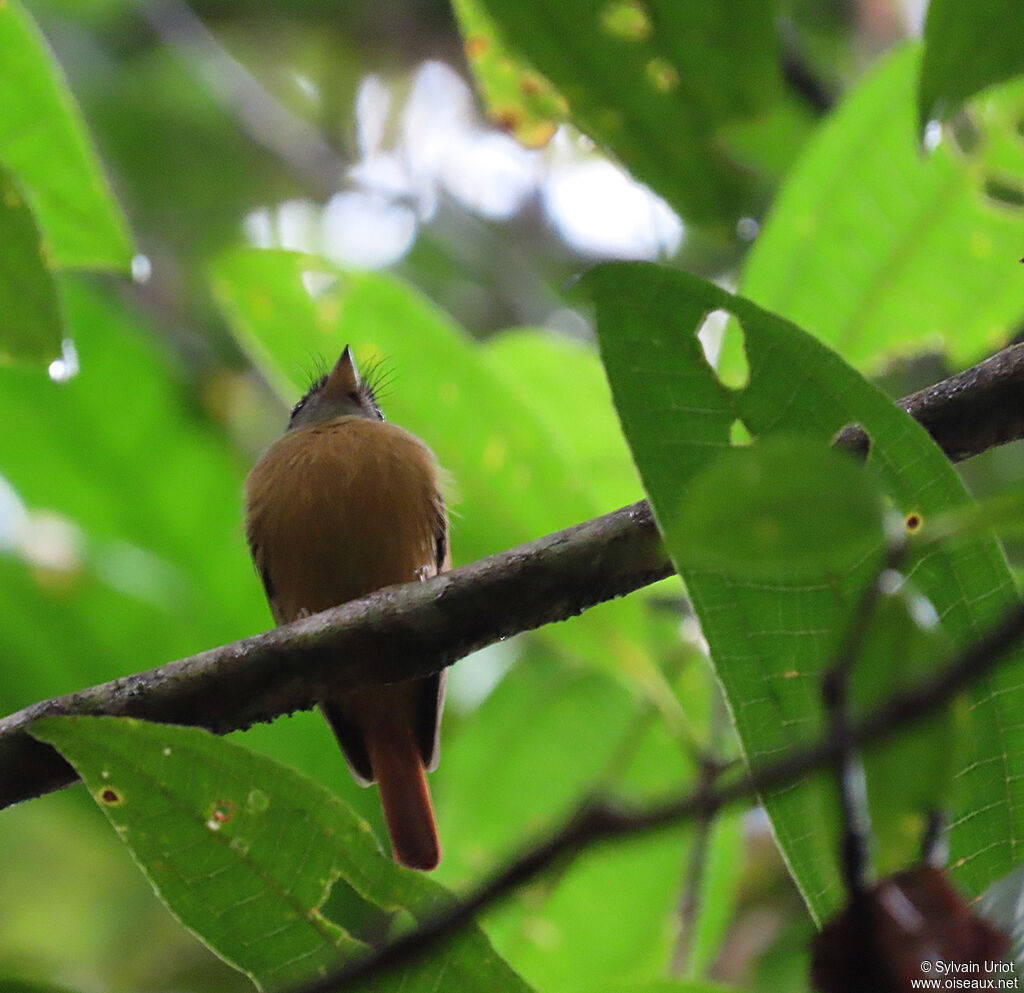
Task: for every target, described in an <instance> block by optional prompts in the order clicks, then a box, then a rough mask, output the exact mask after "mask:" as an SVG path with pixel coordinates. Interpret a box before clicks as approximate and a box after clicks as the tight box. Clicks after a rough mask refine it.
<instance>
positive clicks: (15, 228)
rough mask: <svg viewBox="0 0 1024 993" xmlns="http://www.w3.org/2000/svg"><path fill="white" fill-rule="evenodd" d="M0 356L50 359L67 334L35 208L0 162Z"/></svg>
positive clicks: (46, 360)
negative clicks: (0, 249) (0, 250)
mask: <svg viewBox="0 0 1024 993" xmlns="http://www.w3.org/2000/svg"><path fill="white" fill-rule="evenodd" d="M0 245H3V265H0V362H3V361H5V360H10V359H20V360H24V361H31V362H49V361H50V360H51V359H55V358H56V357H57V356H58V355H59V354H60V342H61V338H63V337H64V335H63V329H62V327H61V313H60V301H59V300H58V298H57V287H56V285H55V284H54V281H53V274H52V273H51V272H50V269H49V266H48V264H47V259H46V255H45V250H44V247H43V242H42V240H41V238H40V236H39V228H38V227H36V221H35V218H34V217H33V216H32V210H31V209H30V208H29V206H28V204H27V203H26V202H25V200H24V197H23V196H22V194H21V191H20V190H19V189H18V185H17V183H15V182H14V180H13V179H12V178H11V176H10V175H9V174H8V173H7V171H6V170H4V169H3V168H0Z"/></svg>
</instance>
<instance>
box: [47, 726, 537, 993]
mask: <svg viewBox="0 0 1024 993" xmlns="http://www.w3.org/2000/svg"><path fill="white" fill-rule="evenodd" d="M33 734H35V735H36V737H38V738H40V739H41V740H43V741H46V742H49V743H50V744H52V745H54V746H55V747H57V748H58V749H60V751H61V752H62V754H64V755H65V757H66V758H68V760H69V761H70V762H71V763H72V764H73V765H74V766H75V769H76V770H77V771H78V773H79V774H80V775H81V776H82V778H83V780H84V781H85V784H86V786H87V787H88V789H89V791H90V792H91V793H92V795H93V798H94V799H95V800H96V802H97V804H98V805H99V806H100V808H101V809H102V810H103V812H104V813H105V814H106V815H107V817H108V818H109V819H110V822H111V823H112V824H113V825H114V828H115V829H116V830H117V832H118V834H119V835H120V836H121V838H122V839H123V840H124V842H125V843H126V844H127V845H128V847H129V848H130V849H131V851H132V854H133V855H134V856H135V858H136V860H137V861H138V862H139V865H140V866H141V868H142V869H143V871H144V872H145V873H146V875H147V876H148V877H149V879H150V881H151V882H152V884H153V886H154V887H155V888H156V890H157V892H158V893H159V895H160V896H161V898H162V899H163V900H164V901H165V902H166V903H167V905H168V906H169V907H170V908H171V910H172V911H173V912H174V913H175V914H176V915H177V916H178V918H179V919H180V920H181V921H182V923H183V924H185V926H186V927H188V928H189V929H190V930H192V931H194V932H195V933H196V934H197V935H198V936H199V937H200V938H201V939H202V940H203V941H204V942H206V943H207V944H208V945H209V946H210V947H211V948H213V949H214V951H216V952H217V953H218V954H219V955H221V956H222V957H223V958H225V959H226V960H227V961H229V962H231V963H232V964H233V965H235V966H237V967H238V968H239V969H242V970H243V971H245V972H247V973H248V974H249V975H250V976H251V977H252V978H253V980H254V981H255V982H256V983H257V985H259V986H260V987H261V988H264V989H280V988H283V987H287V986H289V985H292V984H295V983H298V982H300V981H302V980H303V979H310V978H313V977H315V976H317V975H322V974H323V973H324V972H326V971H327V970H329V969H330V968H332V967H337V966H338V965H340V964H342V963H343V962H345V961H349V960H351V959H352V958H354V957H357V956H359V955H360V954H361V953H363V952H364V951H366V949H367V944H366V942H365V941H363V940H361V939H360V938H358V937H356V936H354V935H353V934H351V933H350V932H349V931H347V930H346V929H345V928H344V926H343V925H344V924H345V923H347V922H338V923H336V922H334V921H331V920H329V919H328V918H327V917H326V916H325V915H324V913H323V907H324V903H325V901H326V899H327V897H328V894H329V893H330V891H331V889H332V887H338V886H339V885H340V884H344V885H346V886H348V887H349V888H351V889H352V890H353V891H354V893H355V894H357V895H358V898H359V900H361V901H362V902H363V903H364V904H370V905H372V907H376V908H377V909H378V914H377V916H378V917H380V918H382V919H386V918H387V917H389V916H391V915H394V914H396V913H398V912H400V911H407V912H408V913H410V914H411V915H412V916H413V917H414V918H415V919H417V920H425V919H427V918H429V917H430V916H432V915H434V914H436V913H438V912H439V911H440V910H442V909H443V908H444V907H445V906H446V904H447V903H448V901H449V899H450V898H449V896H448V894H447V892H446V891H445V890H444V889H443V888H442V887H440V886H438V885H437V884H436V883H432V882H430V881H429V880H428V879H427V878H426V877H424V876H423V875H421V874H419V873H415V872H412V871H410V870H406V869H402V868H400V867H399V866H397V865H395V864H394V863H393V862H392V861H391V860H390V859H389V858H387V857H386V856H385V855H384V854H383V853H382V852H381V851H380V849H379V847H378V846H377V844H376V842H375V841H374V839H373V836H372V833H371V832H370V830H369V827H368V825H367V824H366V823H365V822H363V821H361V820H360V819H359V818H358V817H356V816H355V815H354V814H353V813H352V812H351V811H350V810H349V809H348V808H347V807H345V806H344V804H342V803H341V802H340V801H339V800H338V799H337V798H336V797H335V796H333V795H332V794H331V793H329V792H328V791H327V790H325V789H324V788H323V787H321V786H318V785H316V784H315V783H313V782H311V781H309V780H306V779H304V778H303V777H301V776H299V775H298V774H297V773H295V772H293V771H291V770H290V769H287V768H285V767H284V766H280V765H278V764H276V763H275V762H273V761H271V760H270V759H267V758H263V757H261V756H257V755H255V754H254V753H252V752H249V751H247V750H246V749H243V748H241V747H239V746H238V745H235V744H233V743H231V742H228V741H224V740H223V739H219V738H216V737H214V736H213V735H211V734H209V733H207V732H205V731H201V730H199V729H196V728H182V727H173V726H168V725H158V724H147V723H145V722H142V721H134V720H128V719H118V718H83V717H66V718H46V719H44V720H42V721H40V722H38V723H37V724H35V725H34V726H33ZM442 974H443V975H444V976H445V981H446V982H449V983H452V984H454V985H456V986H457V987H458V988H459V989H461V990H466V991H470V990H480V991H482V993H483V991H486V993H498V991H504V990H509V991H523V993H525V991H526V990H527V989H528V987H527V986H526V984H525V983H523V982H522V980H520V979H519V978H518V976H516V974H515V973H514V972H512V970H511V969H509V968H508V966H507V965H505V963H504V962H503V961H502V960H501V959H500V958H498V957H497V956H496V955H495V954H494V952H493V950H492V949H491V947H490V945H489V943H488V941H487V939H486V938H485V937H484V936H483V935H482V934H481V932H480V931H478V930H470V931H467V932H464V933H463V934H462V935H461V936H459V937H457V938H455V939H454V940H453V941H452V942H451V943H450V944H449V945H448V946H447V947H446V948H445V949H444V950H443V951H442V952H440V953H438V954H437V955H436V956H434V957H433V958H432V959H430V960H429V961H425V962H423V963H422V964H419V965H415V966H412V967H410V968H409V969H406V970H405V971H404V972H403V973H402V974H400V975H396V976H393V977H391V978H390V979H389V980H388V982H387V988H391V989H399V988H400V989H402V990H404V991H407V993H411V991H414V990H435V989H436V988H437V985H436V984H437V983H438V982H439V980H440V977H441V975H442ZM379 986H380V984H379V983H378V984H377V987H379ZM377 987H375V988H377Z"/></svg>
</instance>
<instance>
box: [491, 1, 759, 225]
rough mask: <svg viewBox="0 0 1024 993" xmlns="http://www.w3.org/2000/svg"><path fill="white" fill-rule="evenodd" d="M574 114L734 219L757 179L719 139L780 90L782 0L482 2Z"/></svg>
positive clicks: (627, 161) (663, 184) (684, 203)
mask: <svg viewBox="0 0 1024 993" xmlns="http://www.w3.org/2000/svg"><path fill="white" fill-rule="evenodd" d="M479 2H480V4H481V6H482V7H483V8H484V9H485V10H486V12H487V13H488V14H489V15H490V16H491V18H493V21H494V23H495V24H496V25H497V26H498V33H499V35H500V37H501V38H503V39H504V41H505V43H507V44H508V46H509V48H510V49H512V50H513V51H514V52H517V53H519V54H520V55H521V56H522V57H523V58H525V59H526V60H527V61H528V62H529V63H531V64H532V65H533V66H535V67H536V68H537V69H538V70H539V71H540V72H542V73H543V74H544V75H545V76H546V77H547V79H549V80H550V81H551V83H552V84H554V86H555V87H557V89H558V91H559V92H560V93H561V94H562V95H563V96H564V97H565V98H566V100H567V101H568V105H569V115H570V117H571V119H572V121H573V123H574V124H575V125H576V126H577V127H579V128H580V129H581V130H582V131H584V132H586V133H587V134H589V135H590V137H592V138H593V139H594V140H595V141H597V142H598V143H599V144H601V145H603V146H604V147H606V148H607V149H609V150H610V151H611V152H612V153H613V154H614V155H615V156H617V157H618V159H619V160H620V161H621V162H622V163H623V165H624V166H625V167H626V168H627V169H629V171H630V172H631V173H632V174H633V175H634V176H635V177H636V178H637V179H638V180H639V181H640V182H642V183H646V184H647V185H648V186H650V187H651V188H652V189H653V190H655V192H657V193H658V194H660V195H661V196H662V197H664V198H665V199H666V200H667V201H668V202H669V204H670V205H671V206H672V207H674V208H675V209H676V210H677V211H679V212H680V213H681V214H683V215H684V216H686V217H688V218H691V219H693V220H696V221H715V220H722V219H727V220H735V218H736V216H737V215H738V214H739V213H741V212H742V210H743V205H744V201H745V200H746V199H747V198H748V196H749V192H748V189H747V187H748V184H749V179H748V177H747V176H746V175H745V174H743V173H742V172H741V170H740V169H739V168H738V167H737V166H736V165H735V164H734V163H733V162H731V161H730V160H729V158H728V157H727V156H726V155H725V154H724V152H723V151H722V149H721V146H720V145H718V144H717V143H716V142H715V140H714V137H713V136H714V132H715V130H716V128H717V127H718V126H719V125H721V124H723V123H725V122H727V121H730V120H734V119H736V118H742V117H752V116H754V115H755V114H757V113H759V112H761V111H763V110H765V109H766V108H767V107H768V106H769V105H770V104H771V102H772V101H773V99H774V98H775V96H776V94H777V92H778V87H779V72H778V65H777V52H776V42H775V27H774V24H773V21H772V11H771V8H770V7H769V6H767V5H765V4H763V3H760V2H757V0H729V2H723V3H715V4H703V3H678V2H674V0H606V2H604V3H602V4H601V5H600V6H597V5H595V4H593V3H590V2H587V0H557V2H556V0H543V2H538V3H534V4H529V5H526V4H522V3H519V2H518V0H479Z"/></svg>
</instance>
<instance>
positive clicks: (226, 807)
mask: <svg viewBox="0 0 1024 993" xmlns="http://www.w3.org/2000/svg"><path fill="white" fill-rule="evenodd" d="M236 809H237V807H236V806H235V802H234V801H233V800H216V801H215V802H214V803H213V804H212V806H211V807H210V820H211V821H213V822H214V823H216V824H227V822H228V821H230V820H231V818H232V817H234V816H235V810H236Z"/></svg>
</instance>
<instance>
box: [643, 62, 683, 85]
mask: <svg viewBox="0 0 1024 993" xmlns="http://www.w3.org/2000/svg"><path fill="white" fill-rule="evenodd" d="M647 80H648V82H650V84H651V86H653V87H654V88H655V89H656V90H657V91H658V92H659V93H671V92H672V91H673V90H674V89H675V88H676V87H677V86H678V85H679V73H678V72H677V71H676V67H675V66H674V65H672V63H671V62H669V61H668V59H660V58H659V59H651V61H650V62H648V63H647Z"/></svg>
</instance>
